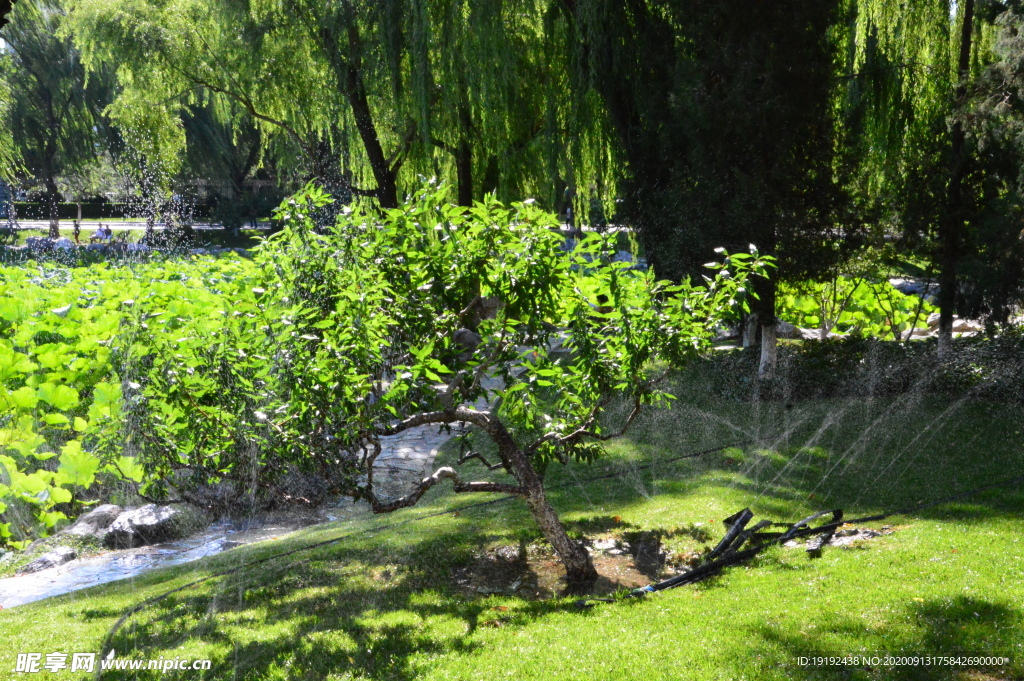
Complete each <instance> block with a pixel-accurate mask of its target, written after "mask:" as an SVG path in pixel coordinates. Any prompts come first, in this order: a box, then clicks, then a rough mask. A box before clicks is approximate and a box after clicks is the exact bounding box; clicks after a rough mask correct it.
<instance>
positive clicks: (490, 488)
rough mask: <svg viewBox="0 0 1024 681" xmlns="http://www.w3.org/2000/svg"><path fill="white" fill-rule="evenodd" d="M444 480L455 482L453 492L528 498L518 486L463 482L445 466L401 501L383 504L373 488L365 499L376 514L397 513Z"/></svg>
mask: <svg viewBox="0 0 1024 681" xmlns="http://www.w3.org/2000/svg"><path fill="white" fill-rule="evenodd" d="M442 480H451V481H453V483H454V484H453V485H452V491H454V492H459V493H470V492H495V493H498V494H513V495H515V496H526V490H525V489H524V488H522V487H517V486H516V485H504V484H501V483H497V482H462V478H460V477H459V474H458V473H457V472H456V471H455V469H454V468H449V467H448V466H445V467H443V468H438V469H437V470H436V471H434V473H433V475H430V476H429V477H426V478H423V480H421V481H420V484H419V486H418V487H416V489H415V490H413V491H412V492H410V493H409V494H406V495H405V496H404V497H401V498H400V499H396V500H395V501H389V502H382V501H381V500H380V499H378V498H377V495H376V494H374V492H373V488H372V486H371V487H368V488H367V490H366V492H365V497H366V499H367V501H369V503H370V508H371V509H373V512H374V513H391V512H392V511H397V510H398V509H400V508H408V507H409V506H414V505H415V504H416V502H418V501H419V500H420V498H421V497H422V496H423V495H424V494H426V492H427V490H429V489H430V488H431V487H433V486H434V485H436V484H438V483H439V482H441V481H442Z"/></svg>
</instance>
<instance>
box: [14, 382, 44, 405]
mask: <svg viewBox="0 0 1024 681" xmlns="http://www.w3.org/2000/svg"><path fill="white" fill-rule="evenodd" d="M8 397H10V399H11V401H12V402H13V403H14V406H16V407H18V408H20V409H35V408H36V404H38V403H39V398H38V397H37V396H36V391H35V390H33V389H32V388H29V387H28V386H23V387H21V388H18V389H17V390H15V391H13V392H11V393H9V394H8Z"/></svg>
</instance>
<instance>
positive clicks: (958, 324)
mask: <svg viewBox="0 0 1024 681" xmlns="http://www.w3.org/2000/svg"><path fill="white" fill-rule="evenodd" d="M982 330H983V327H982V325H981V324H979V323H978V322H975V321H972V320H970V319H954V320H953V333H979V332H981V331H982Z"/></svg>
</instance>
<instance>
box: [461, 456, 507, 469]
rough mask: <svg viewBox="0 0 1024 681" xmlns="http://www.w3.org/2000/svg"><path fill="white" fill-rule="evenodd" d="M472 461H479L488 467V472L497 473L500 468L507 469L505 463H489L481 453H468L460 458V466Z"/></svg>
mask: <svg viewBox="0 0 1024 681" xmlns="http://www.w3.org/2000/svg"><path fill="white" fill-rule="evenodd" d="M470 459H479V461H480V463H482V464H483V465H484V466H486V467H487V470H489V471H496V470H498V469H499V468H507V467H506V466H505V464H504V463H495V464H492V463H489V462H488V461H487V459H485V458H484V456H483V454H480V453H479V452H466V453H465V454H463V455H462V456H460V457H459V460H458V465H459V466H461V465H462V464H464V463H466V462H467V461H469V460H470Z"/></svg>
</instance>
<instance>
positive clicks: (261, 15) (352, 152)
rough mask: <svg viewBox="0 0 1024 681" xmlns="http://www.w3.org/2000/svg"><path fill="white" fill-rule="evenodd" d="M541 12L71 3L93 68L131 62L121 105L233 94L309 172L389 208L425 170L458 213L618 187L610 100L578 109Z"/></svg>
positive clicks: (453, 5)
mask: <svg viewBox="0 0 1024 681" xmlns="http://www.w3.org/2000/svg"><path fill="white" fill-rule="evenodd" d="M545 7H546V5H545V4H544V3H542V2H540V1H539V0H515V1H514V2H509V1H505V0H502V1H499V0H488V1H481V2H473V3H470V2H468V1H467V0H429V1H427V0H425V1H424V2H417V3H409V2H401V1H398V0H393V1H389V2H368V1H365V0H364V1H360V0H342V1H340V2H337V3H330V4H328V5H324V4H323V3H314V2H310V1H309V0H281V1H280V2H277V1H272V0H261V1H258V2H253V3H247V4H246V3H241V4H240V3H234V2H229V1H228V0H216V1H215V2H199V1H198V0H173V1H172V2H168V3H162V2H160V3H158V2H155V1H152V0H117V1H116V2H108V1H107V0H74V8H75V9H74V12H73V16H74V18H75V31H76V36H77V40H78V41H79V43H80V44H81V45H82V47H83V50H84V51H85V52H86V54H87V55H89V57H90V59H91V60H99V59H111V60H117V61H119V62H120V64H121V66H122V68H121V71H120V73H121V76H122V80H123V82H124V85H125V90H126V94H125V95H124V97H125V101H128V97H129V94H128V91H132V90H134V91H135V92H136V93H137V94H136V95H133V96H132V101H136V102H137V101H139V99H140V98H142V99H146V100H147V101H149V102H150V103H151V104H152V103H156V102H166V101H169V100H172V99H173V100H176V101H178V102H180V103H181V105H183V106H194V105H197V104H202V103H203V101H205V98H207V97H209V96H210V95H211V94H214V95H219V96H222V97H226V98H229V99H231V100H233V101H235V102H236V103H237V104H238V105H240V106H241V107H243V108H244V109H245V110H246V111H247V112H248V113H249V115H250V116H252V118H254V119H255V120H256V121H257V124H258V125H259V126H260V128H261V129H262V131H263V133H264V134H265V135H268V134H272V133H283V134H285V135H287V136H288V137H289V138H290V139H291V140H292V142H293V143H294V144H295V146H296V147H297V148H298V149H300V150H301V153H302V155H303V157H304V160H305V163H306V165H307V168H308V169H309V172H308V174H307V176H313V177H319V178H320V179H321V180H322V181H323V182H324V184H325V185H327V186H341V187H344V188H346V190H348V191H351V192H352V193H355V194H356V195H361V196H369V197H373V198H375V199H376V200H377V202H378V203H379V204H380V205H381V206H383V207H394V206H395V205H397V200H398V194H399V188H400V186H401V185H402V184H403V182H406V183H408V182H410V181H415V180H416V177H417V176H419V175H434V174H441V175H442V176H446V177H450V178H451V179H452V180H454V181H455V182H456V183H457V186H458V197H459V201H460V203H462V204H463V205H468V204H469V203H470V201H471V200H472V198H474V197H480V196H481V195H482V193H483V192H484V191H488V190H494V189H497V190H498V191H499V192H501V193H506V192H507V193H508V194H512V193H515V194H519V195H523V194H526V193H532V194H541V195H542V196H543V195H546V196H543V197H544V198H550V197H551V196H553V194H554V190H553V186H554V184H555V179H557V178H559V177H568V176H572V177H574V178H576V181H577V183H581V184H584V185H588V186H589V185H591V184H593V185H595V186H602V187H606V186H610V184H611V183H610V181H608V180H607V179H605V177H606V176H607V174H608V173H607V165H608V161H609V160H610V157H609V155H608V153H607V151H608V147H607V143H608V138H607V136H605V137H602V136H601V135H600V134H595V133H594V132H593V131H594V130H599V128H595V127H594V126H591V125H589V123H590V122H591V121H592V120H595V119H597V118H598V117H599V116H600V112H599V107H596V106H590V107H582V106H579V105H578V104H574V105H573V109H572V110H571V111H570V110H568V108H567V104H568V102H569V100H568V98H566V97H564V96H563V95H564V88H563V85H564V83H565V80H566V78H565V68H564V60H563V61H561V62H556V63H551V59H552V58H553V57H558V56H560V53H558V52H556V51H553V50H550V49H547V50H546V49H545V46H546V44H547V43H546V38H545V31H544V10H545ZM114 110H115V113H118V112H122V113H124V114H125V115H128V114H130V112H129V111H127V110H126V109H124V108H118V107H115V108H114ZM580 114H584V115H580ZM172 119H173V116H170V115H169V116H168V119H167V124H168V125H173V120H172ZM403 178H404V179H403Z"/></svg>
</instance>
